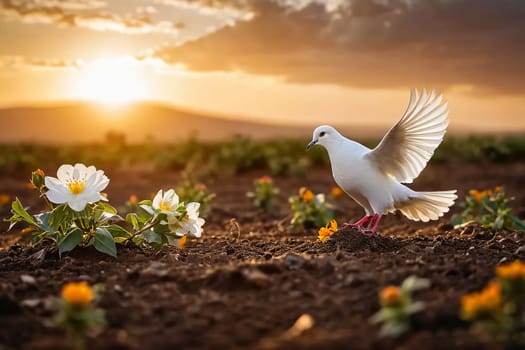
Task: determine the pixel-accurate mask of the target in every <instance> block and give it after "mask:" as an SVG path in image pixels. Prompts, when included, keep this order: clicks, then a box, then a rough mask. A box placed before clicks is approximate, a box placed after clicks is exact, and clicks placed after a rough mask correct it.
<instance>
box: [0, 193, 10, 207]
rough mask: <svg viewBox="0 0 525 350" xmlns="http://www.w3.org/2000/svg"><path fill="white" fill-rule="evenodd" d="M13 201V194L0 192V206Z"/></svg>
mask: <svg viewBox="0 0 525 350" xmlns="http://www.w3.org/2000/svg"><path fill="white" fill-rule="evenodd" d="M9 202H11V196H10V195H8V194H0V206H4V205H6V204H8V203H9Z"/></svg>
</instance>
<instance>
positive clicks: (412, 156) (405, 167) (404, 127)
mask: <svg viewBox="0 0 525 350" xmlns="http://www.w3.org/2000/svg"><path fill="white" fill-rule="evenodd" d="M441 101H442V95H438V96H436V93H435V92H434V90H432V91H431V92H430V94H427V92H426V90H425V89H423V91H422V93H421V96H419V98H418V93H417V90H415V89H412V90H411V91H410V102H409V104H408V108H407V110H406V112H405V114H404V115H403V117H402V118H401V120H400V121H399V122H397V124H396V125H394V126H393V127H392V128H391V129H390V130H389V131H388V132H387V134H386V135H385V136H384V137H383V139H382V140H381V142H380V143H379V145H378V146H377V147H376V148H374V149H373V150H371V151H370V152H369V153H368V154H366V157H369V159H371V160H372V161H373V162H374V163H375V164H376V165H377V166H378V167H379V169H380V170H381V171H383V172H384V173H386V174H388V175H390V176H392V177H394V178H395V179H396V180H397V181H399V182H402V183H410V182H412V180H413V179H414V178H416V177H417V176H418V175H419V173H420V172H421V170H423V168H424V167H425V165H426V164H427V162H428V160H429V159H430V157H432V154H434V150H435V149H436V148H437V146H439V144H440V143H441V140H443V136H444V135H445V132H446V129H447V126H448V110H447V103H446V102H445V103H441Z"/></svg>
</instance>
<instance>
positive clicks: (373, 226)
mask: <svg viewBox="0 0 525 350" xmlns="http://www.w3.org/2000/svg"><path fill="white" fill-rule="evenodd" d="M379 221H381V215H380V214H374V215H373V216H372V217H371V219H370V223H369V224H368V228H366V229H364V230H363V229H361V230H360V231H361V232H363V233H365V234H368V235H373V234H375V233H376V232H377V227H378V226H379Z"/></svg>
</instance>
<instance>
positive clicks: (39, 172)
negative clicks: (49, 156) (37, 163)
mask: <svg viewBox="0 0 525 350" xmlns="http://www.w3.org/2000/svg"><path fill="white" fill-rule="evenodd" d="M35 173H37V174H38V175H40V176H42V177H44V176H45V174H44V171H43V170H42V169H40V168H39V169H36V170H35Z"/></svg>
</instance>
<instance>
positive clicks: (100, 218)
mask: <svg viewBox="0 0 525 350" xmlns="http://www.w3.org/2000/svg"><path fill="white" fill-rule="evenodd" d="M109 221H113V222H117V221H124V219H123V218H122V217H121V216H120V215H117V214H113V213H109V212H105V211H103V212H100V213H99V214H98V215H97V222H98V223H99V224H104V223H107V222H109Z"/></svg>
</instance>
